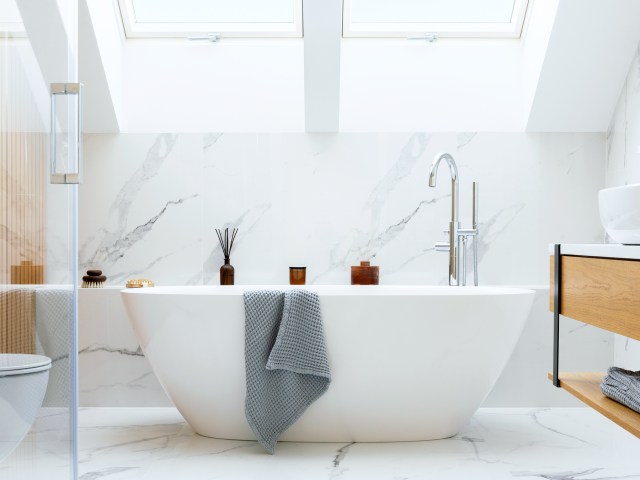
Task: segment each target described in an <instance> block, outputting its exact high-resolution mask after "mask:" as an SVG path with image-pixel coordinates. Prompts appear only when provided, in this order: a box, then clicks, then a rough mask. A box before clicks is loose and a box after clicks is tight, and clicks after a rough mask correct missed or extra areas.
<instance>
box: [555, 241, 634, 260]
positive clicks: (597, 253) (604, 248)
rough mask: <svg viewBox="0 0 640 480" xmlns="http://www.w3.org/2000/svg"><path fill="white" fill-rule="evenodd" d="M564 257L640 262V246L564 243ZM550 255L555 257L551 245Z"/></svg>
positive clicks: (561, 249) (561, 247) (561, 250)
mask: <svg viewBox="0 0 640 480" xmlns="http://www.w3.org/2000/svg"><path fill="white" fill-rule="evenodd" d="M560 252H561V253H562V254H563V255H577V256H581V257H601V258H625V259H629V260H640V245H621V244H615V243H610V244H595V243H594V244H579V243H563V244H561V246H560ZM549 253H550V254H551V255H553V244H552V243H551V244H549Z"/></svg>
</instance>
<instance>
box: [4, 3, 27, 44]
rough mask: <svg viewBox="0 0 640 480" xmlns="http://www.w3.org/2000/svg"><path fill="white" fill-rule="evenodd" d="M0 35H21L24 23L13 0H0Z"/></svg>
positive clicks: (23, 33) (23, 32) (22, 34)
mask: <svg viewBox="0 0 640 480" xmlns="http://www.w3.org/2000/svg"><path fill="white" fill-rule="evenodd" d="M0 35H1V36H9V37H22V36H24V35H25V30H24V24H23V23H22V17H21V16H20V11H19V10H18V6H17V5H16V2H15V0H0Z"/></svg>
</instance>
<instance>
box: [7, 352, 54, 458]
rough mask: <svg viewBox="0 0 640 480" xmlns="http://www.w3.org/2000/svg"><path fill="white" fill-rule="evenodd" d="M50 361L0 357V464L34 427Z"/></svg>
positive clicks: (44, 391) (41, 357)
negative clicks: (0, 426)
mask: <svg viewBox="0 0 640 480" xmlns="http://www.w3.org/2000/svg"><path fill="white" fill-rule="evenodd" d="M50 368H51V359H50V358H48V357H45V356H42V355H27V354H14V353H0V425H2V428H0V462H2V461H3V460H4V459H5V458H7V457H8V456H9V454H11V452H13V450H15V448H16V447H17V446H18V445H20V442H22V440H23V439H24V437H25V435H26V434H27V432H28V431H29V429H30V428H31V426H32V425H33V422H34V421H35V419H36V416H37V414H38V410H39V409H40V407H41V406H42V400H43V399H44V395H45V393H46V391H47V384H48V383H49V369H50Z"/></svg>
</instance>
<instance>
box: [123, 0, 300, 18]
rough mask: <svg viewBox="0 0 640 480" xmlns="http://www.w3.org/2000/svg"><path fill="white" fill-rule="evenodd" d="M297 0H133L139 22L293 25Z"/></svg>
mask: <svg viewBox="0 0 640 480" xmlns="http://www.w3.org/2000/svg"><path fill="white" fill-rule="evenodd" d="M294 5H295V0H133V9H134V12H135V21H136V22H137V23H293V22H294V21H295V12H294Z"/></svg>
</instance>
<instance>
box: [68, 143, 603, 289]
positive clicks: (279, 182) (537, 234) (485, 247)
mask: <svg viewBox="0 0 640 480" xmlns="http://www.w3.org/2000/svg"><path fill="white" fill-rule="evenodd" d="M85 143H86V151H87V154H86V157H87V162H86V163H87V167H86V170H87V173H86V181H85V183H84V185H82V187H81V192H80V205H81V210H80V225H81V229H80V245H81V251H80V256H81V264H82V267H83V268H89V267H95V268H102V269H103V270H104V271H105V273H106V275H107V276H108V277H109V281H108V282H109V284H112V285H118V284H123V283H124V281H125V280H126V279H127V278H130V277H135V276H140V275H142V276H145V275H146V276H149V277H152V278H153V279H154V280H155V281H156V282H158V283H160V284H202V283H205V284H211V283H217V275H218V269H219V266H220V265H221V263H222V255H221V251H220V248H219V246H218V243H217V238H216V235H215V231H214V228H215V227H222V226H238V227H239V234H238V238H237V242H236V245H235V247H234V251H233V252H232V264H233V265H234V266H235V267H236V279H237V283H243V284H265V283H271V284H277V283H282V282H285V281H286V278H287V276H286V275H287V267H288V266H289V265H292V264H294V263H295V264H305V265H306V266H307V267H308V278H309V280H310V282H313V283H345V282H348V279H349V267H350V266H351V265H354V264H357V262H359V261H360V260H365V259H370V260H372V261H373V262H374V263H375V264H379V265H380V266H381V272H382V274H381V281H382V282H383V283H395V284H401V283H426V284H443V283H445V282H446V280H447V261H448V260H447V256H446V254H442V253H439V252H435V251H434V249H433V245H434V244H435V242H437V241H442V240H444V239H445V236H444V234H443V233H442V231H443V230H444V229H446V228H447V227H448V221H449V215H450V214H449V211H450V201H451V199H450V188H449V182H448V181H447V176H448V172H446V171H445V170H446V167H442V168H443V171H442V172H440V174H439V179H440V181H439V183H438V185H437V187H436V188H428V187H427V178H428V173H429V167H430V165H431V162H432V160H433V158H434V157H435V156H436V155H437V154H438V152H442V151H448V152H451V153H452V154H453V155H454V156H455V158H456V160H457V162H458V166H459V170H460V178H461V180H460V215H461V219H462V221H463V224H465V225H468V224H469V223H470V216H471V182H472V181H473V180H477V181H479V182H480V228H481V236H480V243H479V245H480V249H479V250H480V252H479V257H480V275H481V278H482V282H483V283H484V284H523V283H527V284H531V283H534V284H545V283H546V282H547V281H548V279H547V268H548V267H547V264H546V257H547V244H548V243H550V242H558V241H562V242H571V241H574V242H586V241H597V240H600V239H601V238H602V233H601V228H600V225H599V221H598V217H597V200H596V198H597V197H596V191H597V190H598V189H599V188H601V187H602V182H603V180H602V177H601V173H600V172H601V171H602V161H603V158H604V149H605V142H604V136H603V135H600V134H491V133H488V134H485V133H483V134H477V135H475V134H437V135H430V134H426V133H413V134H373V133H372V134H335V135H305V134H279V135H276V134H255V135H252V134H224V135H220V134H204V135H191V134H190V135H175V134H162V135H138V134H135V135H133V134H131V135H129V134H121V135H87V138H86V142H85ZM560 206H561V207H562V208H559V207H560Z"/></svg>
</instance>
